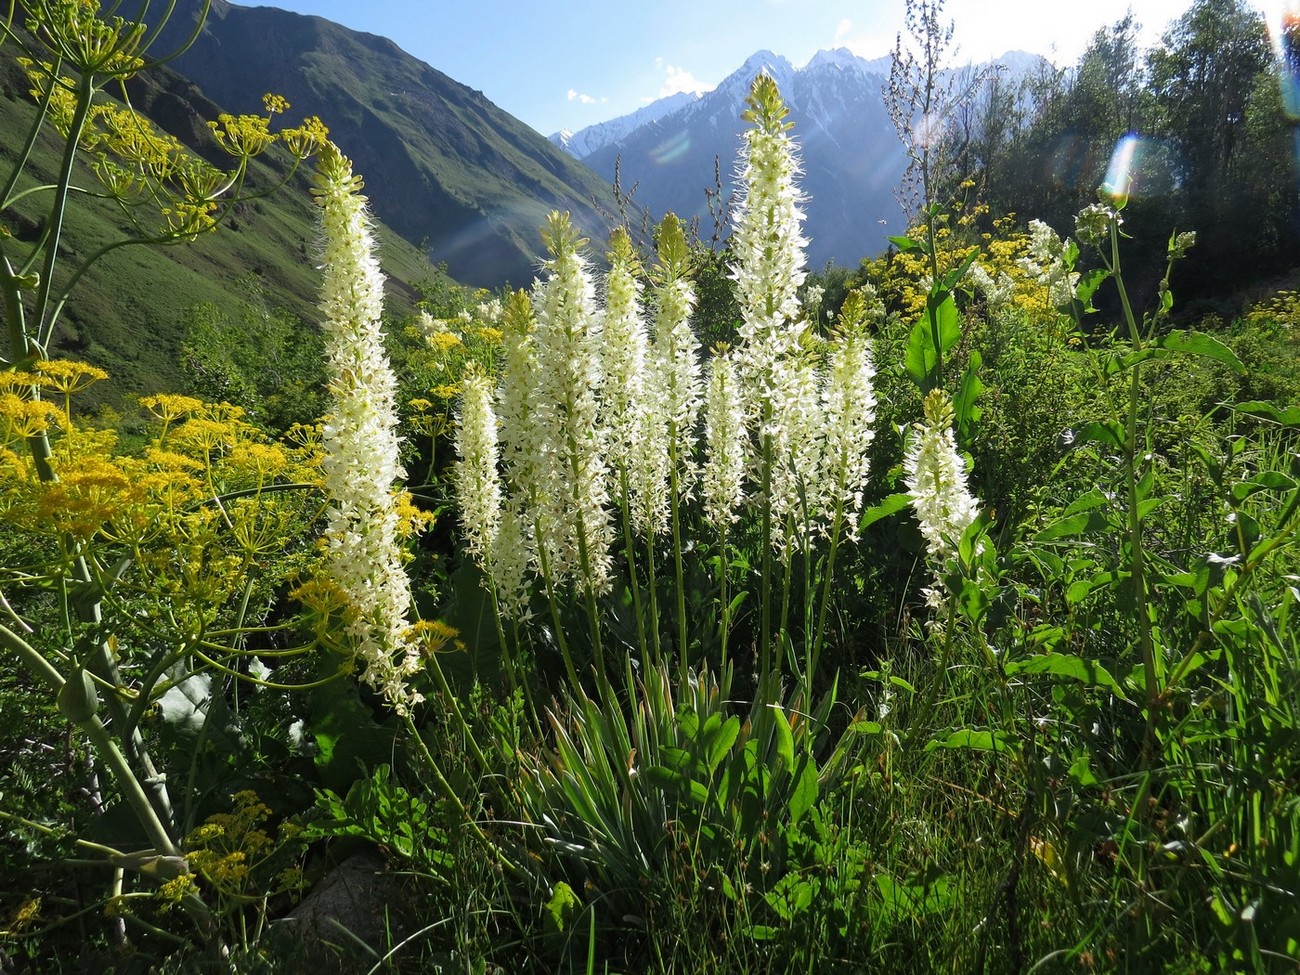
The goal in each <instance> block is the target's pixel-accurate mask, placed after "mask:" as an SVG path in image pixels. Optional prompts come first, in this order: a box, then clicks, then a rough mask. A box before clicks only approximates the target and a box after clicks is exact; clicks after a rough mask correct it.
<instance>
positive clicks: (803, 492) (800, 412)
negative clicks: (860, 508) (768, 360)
mask: <svg viewBox="0 0 1300 975" xmlns="http://www.w3.org/2000/svg"><path fill="white" fill-rule="evenodd" d="M820 386H821V377H820V375H819V371H818V369H817V363H816V360H815V359H814V358H813V357H812V356H811V355H810V354H807V353H804V354H799V355H791V356H787V357H785V358H783V359H780V360H778V361H777V362H776V364H775V368H774V370H773V384H772V391H771V402H772V413H771V417H770V418H769V420H768V422H767V423H766V424H765V427H764V431H763V437H764V438H765V439H766V440H767V441H768V442H769V443H770V445H771V456H772V482H771V490H770V492H769V496H768V499H767V503H768V504H769V505H770V506H771V509H772V529H773V530H772V546H773V548H774V549H776V550H777V551H778V552H779V553H781V555H782V556H783V557H784V556H786V555H788V554H789V553H790V551H791V550H792V549H800V548H803V547H804V546H805V545H806V544H808V543H809V542H811V540H812V534H813V529H814V524H815V519H816V518H817V517H818V515H819V514H820V510H819V506H818V500H819V499H818V487H819V484H820V483H821V482H822V480H823V476H824V474H825V472H824V471H823V470H822V467H821V462H822V441H823V433H824V424H823V421H822V413H821V394H820Z"/></svg>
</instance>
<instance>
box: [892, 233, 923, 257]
mask: <svg viewBox="0 0 1300 975" xmlns="http://www.w3.org/2000/svg"><path fill="white" fill-rule="evenodd" d="M889 242H890V243H891V244H893V245H894V246H895V247H897V248H898V250H899V253H901V254H906V253H907V252H908V251H914V250H920V249H921V242H920V241H919V240H913V239H912V238H911V237H890V238H889Z"/></svg>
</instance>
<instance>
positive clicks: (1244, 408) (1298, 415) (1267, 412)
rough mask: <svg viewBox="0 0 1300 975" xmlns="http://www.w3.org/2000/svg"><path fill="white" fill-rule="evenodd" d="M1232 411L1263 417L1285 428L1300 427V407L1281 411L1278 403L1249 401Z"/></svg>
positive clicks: (1291, 407)
mask: <svg viewBox="0 0 1300 975" xmlns="http://www.w3.org/2000/svg"><path fill="white" fill-rule="evenodd" d="M1232 409H1233V411H1234V412H1237V413H1246V414H1249V415H1250V416H1262V417H1264V418H1265V419H1268V420H1272V421H1273V422H1275V423H1280V424H1282V425H1283V426H1285V427H1297V426H1300V406H1289V407H1287V408H1286V409H1279V408H1278V406H1277V404H1276V403H1269V402H1267V401H1265V400H1249V401H1247V402H1245V403H1238V404H1237V405H1236V406H1234V407H1233V408H1232Z"/></svg>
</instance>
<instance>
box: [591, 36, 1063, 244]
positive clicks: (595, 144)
mask: <svg viewBox="0 0 1300 975" xmlns="http://www.w3.org/2000/svg"><path fill="white" fill-rule="evenodd" d="M890 60H891V59H890V58H889V57H883V58H876V59H870V60H869V59H866V58H862V57H859V56H858V55H855V54H853V53H852V52H851V51H849V50H847V49H845V48H838V49H829V50H824V51H818V52H817V53H816V54H814V55H813V56H812V57H811V58H810V59H809V60H808V62H807V63H806V64H805V65H804V66H803V67H802V68H795V67H794V66H793V65H792V64H791V63H790V61H789V60H788V59H786V58H785V57H782V56H781V55H778V54H774V53H773V52H771V51H767V50H760V51H757V52H755V53H754V54H752V55H751V56H750V57H749V58H747V59H746V60H745V62H744V64H743V65H742V66H741V67H740V68H738V69H736V70H735V71H733V72H731V73H730V74H729V75H727V77H726V78H724V79H723V81H722V82H721V83H719V85H718V86H717V87H716V88H714V89H713V90H712V91H709V92H705V93H703V94H701V95H700V96H699V97H698V98H696V99H693V100H691V101H690V102H689V103H687V104H684V105H679V106H674V107H670V108H669V109H668V110H666V111H662V112H656V111H655V109H656V105H657V104H658V103H652V104H651V105H649V106H646V108H645V109H643V111H644V112H645V113H646V118H648V119H650V120H649V121H645V122H643V123H641V124H639V125H635V126H633V125H627V124H624V125H621V126H612V125H611V123H598V124H597V125H596V126H591V127H588V129H583V130H580V131H579V132H577V133H574V134H573V135H572V136H571V137H570V138H569V139H568V140H567V141H566V143H565V148H567V149H568V150H569V151H570V152H574V151H575V150H579V149H585V150H586V151H585V152H583V154H582V155H581V156H579V158H580V159H581V161H582V162H584V163H585V164H586V165H588V166H589V167H591V169H592V170H594V171H595V172H596V173H597V174H598V175H600V176H601V177H604V178H606V179H611V180H612V177H613V173H614V172H615V169H616V168H617V171H618V173H619V178H620V182H621V183H622V184H623V185H624V186H635V187H636V204H637V205H638V206H640V207H642V208H644V209H646V210H648V211H649V212H650V213H652V214H659V213H662V212H665V211H669V210H671V211H672V212H674V213H676V214H677V215H678V216H681V217H684V218H687V219H696V220H701V221H703V220H707V219H711V212H710V210H709V203H710V197H709V194H708V192H707V191H711V190H712V189H713V185H712V182H711V181H710V180H709V176H710V175H712V174H714V173H715V171H716V172H717V173H718V175H719V176H720V177H721V179H722V181H723V184H724V185H723V194H724V199H725V197H726V194H727V193H728V191H729V190H730V188H731V186H730V183H731V174H732V170H733V169H734V166H732V165H731V163H732V161H734V160H735V159H736V158H737V154H738V151H739V148H740V138H739V133H740V131H741V129H742V127H743V124H744V123H743V122H742V120H741V114H742V112H743V111H744V102H745V98H746V96H747V95H748V93H749V88H750V84H751V83H752V81H753V78H754V76H755V75H756V74H757V73H758V72H759V71H764V72H766V73H767V74H769V75H771V76H772V77H773V78H774V79H775V80H776V82H777V85H778V87H780V89H781V92H782V95H783V97H784V98H785V101H786V104H787V105H788V106H789V108H790V119H791V121H793V122H794V123H795V127H794V130H793V133H794V136H795V140H796V142H797V143H798V144H799V151H800V158H801V160H802V165H803V169H804V173H803V179H802V188H803V190H804V192H805V194H806V195H807V197H808V199H807V201H806V204H805V213H806V222H805V233H806V234H807V235H808V237H809V246H808V256H809V263H810V264H811V265H812V266H821V265H823V264H826V263H828V262H834V263H838V264H842V265H849V266H853V265H856V264H857V262H858V261H859V260H860V259H861V258H863V257H865V256H870V255H872V254H875V253H877V252H879V251H880V250H881V249H883V248H884V247H885V246H886V244H887V237H888V236H890V235H894V234H901V233H903V232H904V231H905V230H906V220H905V217H904V214H903V211H902V207H901V206H900V205H899V203H898V201H897V200H896V199H895V196H894V191H895V188H896V187H897V186H898V185H899V182H900V181H901V178H902V175H903V171H904V169H905V168H906V165H907V159H906V155H905V153H904V150H903V147H902V146H901V144H900V143H899V141H898V137H897V134H896V132H895V130H894V126H893V123H892V121H891V120H890V118H889V115H888V112H887V111H886V108H885V104H884V99H883V97H882V94H881V89H882V87H883V86H884V85H885V84H886V83H887V81H888V77H889V66H890ZM1043 60H1044V59H1042V58H1041V57H1040V56H1038V55H1032V54H1027V53H1026V52H1015V51H1013V52H1007V53H1006V54H1004V55H1003V56H1002V57H1001V58H997V59H994V61H992V62H989V63H990V64H1001V65H1005V66H1006V68H1007V70H1008V72H1009V73H1010V74H1011V75H1012V76H1013V77H1022V76H1024V75H1027V74H1028V73H1030V72H1031V71H1032V70H1034V68H1035V67H1036V66H1037V65H1038V64H1041V63H1043ZM956 70H957V71H969V70H970V68H969V67H968V68H962V69H956ZM631 118H632V116H623V117H622V118H621V119H620V120H614V121H622V122H626V121H627V120H629V119H631ZM715 166H716V170H715Z"/></svg>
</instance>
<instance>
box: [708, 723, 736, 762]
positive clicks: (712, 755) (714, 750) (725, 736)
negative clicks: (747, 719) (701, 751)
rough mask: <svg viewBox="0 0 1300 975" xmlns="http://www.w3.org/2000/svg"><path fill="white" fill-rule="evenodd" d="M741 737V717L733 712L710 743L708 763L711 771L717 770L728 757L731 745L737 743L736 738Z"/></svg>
mask: <svg viewBox="0 0 1300 975" xmlns="http://www.w3.org/2000/svg"><path fill="white" fill-rule="evenodd" d="M739 737H740V718H738V717H737V716H736V715H734V714H733V715H732V716H731V717H730V718H728V719H727V721H726V723H725V724H723V725H722V727H721V728H719V729H718V733H717V735H715V736H714V738H713V741H712V742H711V743H710V745H709V755H708V763H709V771H710V772H714V771H716V770H717V768H718V766H719V765H721V764H722V760H723V759H724V758H726V757H727V753H728V752H729V751H731V746H732V745H734V744H735V743H736V739H737V738H739Z"/></svg>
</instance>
